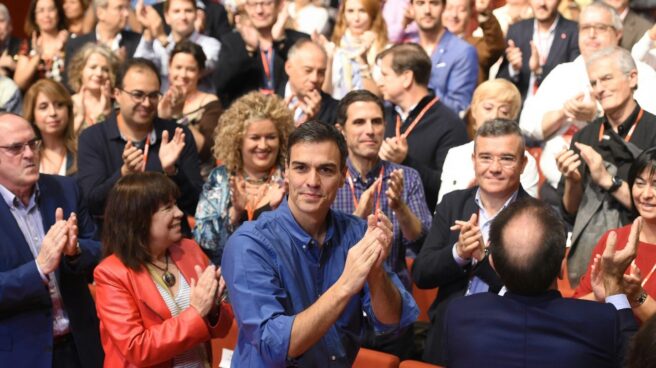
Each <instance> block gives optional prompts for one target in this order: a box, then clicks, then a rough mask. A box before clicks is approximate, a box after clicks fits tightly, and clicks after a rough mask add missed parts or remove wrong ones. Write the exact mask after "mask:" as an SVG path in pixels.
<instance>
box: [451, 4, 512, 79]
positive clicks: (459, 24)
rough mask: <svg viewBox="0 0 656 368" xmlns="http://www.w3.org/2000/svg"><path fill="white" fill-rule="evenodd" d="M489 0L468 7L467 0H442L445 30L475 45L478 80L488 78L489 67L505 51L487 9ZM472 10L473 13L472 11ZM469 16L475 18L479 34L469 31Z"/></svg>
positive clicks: (490, 13) (497, 27) (494, 22)
mask: <svg viewBox="0 0 656 368" xmlns="http://www.w3.org/2000/svg"><path fill="white" fill-rule="evenodd" d="M489 6H490V0H477V1H476V2H475V9H472V4H471V1H469V0H446V6H445V8H444V12H443V13H442V22H443V23H444V26H445V27H446V28H447V29H448V30H449V32H451V33H453V34H454V35H456V36H458V37H460V38H462V39H463V40H465V41H467V42H468V43H469V44H470V45H472V46H474V47H475V48H476V52H477V54H478V83H479V84H480V83H483V82H484V81H486V80H487V79H488V77H489V73H490V68H491V67H492V65H493V64H494V63H496V62H497V60H499V57H501V56H502V55H503V51H504V50H505V46H506V41H505V38H504V35H503V32H502V31H501V26H499V22H498V21H497V18H495V17H494V15H492V12H491V10H490V9H489ZM473 10H475V11H476V12H475V13H474V12H473ZM473 16H475V17H476V20H477V21H478V26H479V27H480V29H481V33H482V35H481V36H474V35H472V33H471V20H472V19H473Z"/></svg>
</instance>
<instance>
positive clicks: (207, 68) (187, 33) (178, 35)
mask: <svg viewBox="0 0 656 368" xmlns="http://www.w3.org/2000/svg"><path fill="white" fill-rule="evenodd" d="M196 10H197V8H196V0H166V1H165V2H164V20H165V21H166V23H167V24H168V25H169V26H171V33H169V34H168V35H167V34H166V33H164V27H163V25H162V18H161V17H160V16H159V14H157V11H156V10H155V9H153V8H152V7H150V6H146V7H139V8H137V9H136V14H137V20H138V21H139V23H141V25H142V26H143V27H144V34H143V37H142V38H141V41H140V42H139V46H137V50H136V51H135V52H134V56H135V57H143V58H145V59H148V60H150V61H152V62H153V63H155V65H156V66H157V69H158V70H159V75H160V78H161V79H162V86H161V88H162V89H161V90H162V92H164V91H166V90H168V87H169V79H168V74H169V61H170V60H171V51H173V48H174V47H175V44H177V43H179V42H181V41H183V40H190V41H191V42H193V43H195V44H198V45H199V46H200V47H201V48H202V49H203V52H204V53H205V65H204V67H203V70H204V72H203V75H202V76H201V80H200V83H199V86H198V88H199V89H200V90H201V91H204V92H214V86H213V84H212V72H213V71H214V68H215V67H216V64H217V58H218V57H219V50H220V49H221V43H220V42H219V41H218V40H217V39H215V38H213V37H209V36H205V35H203V34H200V33H199V32H198V31H196V29H195V28H194V23H195V21H196Z"/></svg>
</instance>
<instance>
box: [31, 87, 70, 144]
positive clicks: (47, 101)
mask: <svg viewBox="0 0 656 368" xmlns="http://www.w3.org/2000/svg"><path fill="white" fill-rule="evenodd" d="M34 124H36V126H37V128H39V131H40V132H41V135H43V136H44V137H46V136H56V137H63V136H64V134H65V133H66V125H67V124H68V106H67V105H66V103H65V102H64V101H53V99H51V98H50V97H48V96H46V95H45V94H44V93H41V92H40V93H39V94H38V95H37V96H36V102H35V104H34ZM44 139H45V138H44Z"/></svg>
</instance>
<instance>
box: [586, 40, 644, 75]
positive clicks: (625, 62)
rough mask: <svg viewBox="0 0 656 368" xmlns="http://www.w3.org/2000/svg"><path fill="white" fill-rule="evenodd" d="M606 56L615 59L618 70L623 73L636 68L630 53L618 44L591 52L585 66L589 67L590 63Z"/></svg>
mask: <svg viewBox="0 0 656 368" xmlns="http://www.w3.org/2000/svg"><path fill="white" fill-rule="evenodd" d="M606 58H613V59H615V60H617V63H618V65H619V66H620V70H621V71H622V73H623V74H626V75H628V74H629V73H631V71H632V70H636V71H637V70H638V67H637V66H636V63H635V60H633V56H631V53H630V52H629V51H628V50H625V49H624V48H622V47H619V46H610V47H606V48H603V49H601V50H597V51H595V52H593V53H592V55H590V57H589V58H588V59H587V61H586V63H585V66H586V67H590V66H591V65H592V64H594V63H596V62H598V61H599V60H603V59H606Z"/></svg>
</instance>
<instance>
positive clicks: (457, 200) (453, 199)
mask: <svg viewBox="0 0 656 368" xmlns="http://www.w3.org/2000/svg"><path fill="white" fill-rule="evenodd" d="M477 190H478V186H475V187H473V188H467V189H459V190H454V191H452V192H449V193H447V194H445V195H444V197H442V201H441V202H440V204H439V205H438V209H439V208H449V209H454V208H462V207H463V206H464V205H465V204H466V203H467V202H469V201H472V202H473V201H474V198H475V197H476V191H477ZM436 211H437V210H436Z"/></svg>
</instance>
